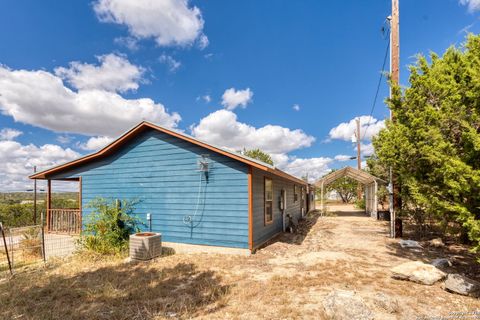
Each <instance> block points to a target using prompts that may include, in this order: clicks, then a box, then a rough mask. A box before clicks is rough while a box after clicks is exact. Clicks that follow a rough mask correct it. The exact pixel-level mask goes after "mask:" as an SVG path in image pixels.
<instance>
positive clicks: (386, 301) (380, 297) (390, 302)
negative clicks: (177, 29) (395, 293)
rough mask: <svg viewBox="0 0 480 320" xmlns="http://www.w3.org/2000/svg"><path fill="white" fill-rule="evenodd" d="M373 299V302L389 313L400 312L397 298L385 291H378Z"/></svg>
mask: <svg viewBox="0 0 480 320" xmlns="http://www.w3.org/2000/svg"><path fill="white" fill-rule="evenodd" d="M373 299H374V300H373V302H374V303H375V305H376V306H377V307H379V308H382V309H383V310H385V311H387V312H388V313H396V312H398V309H399V305H398V301H397V299H395V298H392V297H390V296H389V295H387V294H385V293H383V292H378V293H376V294H375V296H374V298H373Z"/></svg>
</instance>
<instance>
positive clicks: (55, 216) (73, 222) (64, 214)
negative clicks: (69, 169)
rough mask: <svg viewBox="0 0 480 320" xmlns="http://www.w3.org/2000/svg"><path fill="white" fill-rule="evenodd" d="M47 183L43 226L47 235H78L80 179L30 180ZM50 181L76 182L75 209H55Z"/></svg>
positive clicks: (44, 178) (79, 223) (47, 178)
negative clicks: (76, 199)
mask: <svg viewBox="0 0 480 320" xmlns="http://www.w3.org/2000/svg"><path fill="white" fill-rule="evenodd" d="M32 179H36V180H45V181H47V190H46V191H47V198H46V215H45V226H46V228H47V229H46V230H47V232H49V233H58V234H71V235H76V234H80V232H81V231H82V177H76V178H55V179H53V178H50V177H48V176H47V177H42V178H32ZM52 181H64V182H77V183H78V206H76V208H70V207H68V208H65V207H64V208H55V207H54V205H53V201H52V194H53V187H52Z"/></svg>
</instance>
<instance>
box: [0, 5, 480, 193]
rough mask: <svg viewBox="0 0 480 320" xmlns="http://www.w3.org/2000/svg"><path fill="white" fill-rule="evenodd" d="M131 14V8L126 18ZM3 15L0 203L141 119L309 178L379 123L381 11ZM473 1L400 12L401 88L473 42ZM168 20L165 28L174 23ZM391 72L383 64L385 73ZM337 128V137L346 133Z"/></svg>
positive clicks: (39, 9) (244, 8) (157, 9)
mask: <svg viewBox="0 0 480 320" xmlns="http://www.w3.org/2000/svg"><path fill="white" fill-rule="evenodd" d="M132 3H136V5H135V6H132ZM147 3H148V1H146V0H135V1H134V0H124V1H119V0H96V1H48V0H45V1H33V0H32V1H27V0H17V1H3V2H2V4H1V10H0V30H1V31H0V41H1V44H2V45H1V50H0V111H1V113H2V114H1V115H0V129H1V131H0V153H1V154H0V158H1V159H0V163H1V164H0V178H1V179H2V181H3V182H2V186H1V187H0V189H1V190H22V189H24V188H25V186H27V185H28V183H29V182H28V180H26V179H25V176H26V175H27V174H28V173H29V172H30V171H31V170H32V169H31V166H33V165H37V166H38V167H39V169H44V168H46V167H48V166H51V165H54V164H57V163H61V162H64V161H68V160H72V159H74V158H76V157H78V156H80V155H83V154H86V153H90V152H93V151H94V150H96V149H98V148H100V147H101V146H102V145H105V144H106V143H108V142H109V141H111V140H112V139H113V138H115V137H116V136H118V135H119V134H120V133H122V132H123V131H125V130H127V129H128V128H130V127H131V126H133V125H134V124H136V123H137V122H139V121H141V120H142V119H146V120H151V121H154V122H157V123H159V124H161V125H165V126H167V127H171V128H174V129H177V130H182V131H184V132H185V133H188V134H192V135H194V136H196V137H197V138H199V139H202V140H207V141H208V142H211V143H215V144H217V145H221V146H224V147H228V148H231V149H233V150H238V149H242V148H243V147H246V148H255V147H260V148H262V149H264V150H266V151H268V152H269V153H271V154H272V155H273V157H274V160H275V162H276V164H277V165H278V166H279V167H280V168H282V169H284V170H286V171H288V172H291V173H292V174H295V175H299V176H300V175H303V174H305V173H306V172H308V173H309V174H310V176H311V177H313V178H315V177H318V176H320V175H322V174H324V173H325V172H326V171H328V170H329V169H331V168H336V167H342V166H345V165H354V164H355V161H339V160H342V159H343V158H345V156H349V155H354V154H355V149H354V146H353V145H352V142H351V141H350V137H351V134H352V131H351V129H352V125H351V124H353V119H354V118H355V117H358V116H364V117H363V118H362V119H363V123H364V125H366V123H368V122H370V123H371V125H370V128H369V129H368V131H367V132H368V134H367V135H366V137H365V138H366V139H365V140H364V141H362V143H363V144H364V145H365V148H364V151H365V154H368V153H370V152H371V147H370V146H369V143H370V137H371V136H372V135H374V134H375V133H377V132H378V130H379V129H380V128H381V127H382V124H383V122H382V121H383V119H385V118H386V117H388V109H387V108H386V107H385V105H384V103H383V100H384V99H385V97H386V96H387V95H388V87H387V85H386V82H385V80H384V81H383V82H382V85H381V90H380V94H379V101H378V104H377V106H376V108H375V111H374V113H373V117H374V118H375V119H373V120H372V119H369V118H368V117H367V116H368V115H369V113H370V108H371V105H372V100H373V97H374V93H375V89H376V84H377V81H378V77H379V73H380V70H381V64H382V61H383V56H384V52H385V48H386V45H387V40H386V39H385V38H384V37H382V34H381V32H380V29H381V27H382V26H384V21H385V18H386V17H387V16H388V15H389V14H390V1H389V0H375V1H328V2H327V1H314V0H311V1H245V0H242V1H220V0H215V1H213V0H212V1H202V2H200V1H183V0H165V1H158V2H157V3H156V4H155V5H154V6H153V7H148V6H147ZM479 9H480V1H479V0H470V1H468V0H400V10H401V13H400V20H401V27H400V41H401V83H402V84H404V85H406V84H407V80H408V70H407V66H408V64H411V63H413V62H414V56H415V55H416V54H417V53H428V52H429V51H435V52H443V51H444V50H445V49H446V48H447V47H448V46H450V45H452V44H460V43H462V42H463V40H464V38H465V35H466V31H468V32H473V33H478V32H479V31H480V23H479V22H480V21H479V13H478V12H479V11H480V10H479ZM171 17H174V19H171ZM387 68H388V63H387ZM342 123H343V125H342Z"/></svg>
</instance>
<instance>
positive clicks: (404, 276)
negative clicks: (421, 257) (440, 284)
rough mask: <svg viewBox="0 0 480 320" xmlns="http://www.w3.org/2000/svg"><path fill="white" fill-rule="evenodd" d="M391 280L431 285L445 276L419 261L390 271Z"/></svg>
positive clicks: (407, 263) (403, 264)
mask: <svg viewBox="0 0 480 320" xmlns="http://www.w3.org/2000/svg"><path fill="white" fill-rule="evenodd" d="M391 271H392V278H394V279H400V280H408V281H413V282H416V283H421V284H426V285H432V284H434V283H435V282H437V281H440V280H442V279H443V278H445V276H446V274H445V273H444V272H443V271H441V270H439V269H437V268H436V267H434V266H432V265H431V264H426V263H423V262H420V261H411V262H406V263H402V264H401V265H398V266H396V267H394V268H392V269H391Z"/></svg>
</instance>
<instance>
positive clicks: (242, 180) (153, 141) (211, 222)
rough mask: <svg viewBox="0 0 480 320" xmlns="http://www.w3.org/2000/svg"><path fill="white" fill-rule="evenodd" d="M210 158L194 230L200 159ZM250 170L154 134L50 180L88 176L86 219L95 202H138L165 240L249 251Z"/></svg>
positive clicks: (142, 215)
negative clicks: (189, 222) (189, 221)
mask: <svg viewBox="0 0 480 320" xmlns="http://www.w3.org/2000/svg"><path fill="white" fill-rule="evenodd" d="M202 154H208V155H209V156H210V162H211V165H210V172H209V178H208V183H206V180H205V177H204V176H203V178H202V191H201V193H200V195H201V197H200V198H201V201H200V206H199V208H200V209H199V210H198V213H197V215H196V216H195V217H194V225H195V227H194V228H191V227H190V225H187V224H185V223H184V222H183V218H184V217H185V216H186V215H193V214H194V211H195V207H196V204H197V195H198V188H199V182H200V175H201V174H203V173H200V172H199V171H198V165H197V159H199V157H200V156H201V155H202ZM247 174H248V166H247V165H245V164H243V163H241V162H239V161H236V160H234V159H231V158H228V157H226V156H223V155H221V154H217V153H215V152H213V151H211V150H207V149H205V148H202V147H200V146H196V145H194V144H192V143H190V142H187V141H184V140H181V139H179V138H176V137H172V136H170V135H167V134H165V133H162V132H158V131H156V130H149V131H147V132H145V133H142V134H140V135H139V136H137V137H135V138H134V139H133V140H132V141H130V142H129V143H127V144H126V145H125V146H123V147H122V148H121V149H120V150H119V151H117V152H116V153H115V154H114V155H111V156H108V157H105V158H102V159H99V160H97V161H94V162H92V163H90V164H86V165H83V166H80V167H78V168H76V169H72V170H70V171H68V172H64V173H61V174H56V175H54V176H50V177H48V178H50V179H56V178H72V177H79V176H81V177H82V207H83V215H84V217H85V216H86V215H87V214H89V213H90V212H91V209H88V208H87V207H86V206H87V204H88V203H89V202H90V201H91V200H92V199H94V198H95V197H103V198H108V199H130V200H138V201H139V203H138V204H137V205H136V206H135V208H136V214H137V215H138V216H139V217H140V218H141V219H142V220H144V221H145V222H146V220H145V219H146V214H147V213H151V214H152V231H155V232H161V233H162V238H163V240H164V241H169V242H180V243H190V244H202V245H215V246H227V247H237V248H248V176H247Z"/></svg>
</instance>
